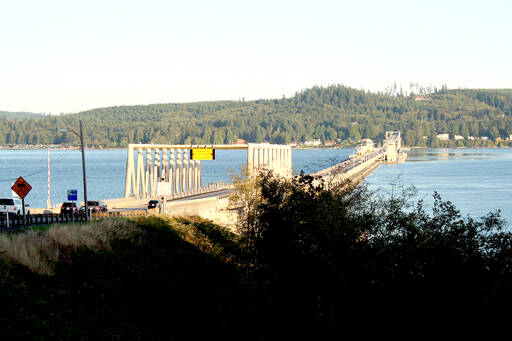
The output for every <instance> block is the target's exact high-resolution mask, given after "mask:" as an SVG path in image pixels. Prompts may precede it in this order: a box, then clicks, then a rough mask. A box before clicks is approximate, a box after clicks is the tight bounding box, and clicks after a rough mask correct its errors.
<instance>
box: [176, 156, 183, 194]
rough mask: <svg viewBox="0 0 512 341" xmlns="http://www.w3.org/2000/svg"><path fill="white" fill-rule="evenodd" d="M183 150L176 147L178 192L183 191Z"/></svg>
mask: <svg viewBox="0 0 512 341" xmlns="http://www.w3.org/2000/svg"><path fill="white" fill-rule="evenodd" d="M182 153H183V151H182V150H181V149H176V159H177V165H176V193H181V192H183V181H182V177H183V165H182V164H181V154H182Z"/></svg>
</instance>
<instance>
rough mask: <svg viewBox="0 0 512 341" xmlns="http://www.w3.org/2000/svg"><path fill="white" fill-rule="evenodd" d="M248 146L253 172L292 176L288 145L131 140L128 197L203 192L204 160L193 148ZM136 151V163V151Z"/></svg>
mask: <svg viewBox="0 0 512 341" xmlns="http://www.w3.org/2000/svg"><path fill="white" fill-rule="evenodd" d="M201 148H205V149H247V169H248V171H249V174H250V175H253V174H256V172H257V171H258V170H261V169H268V170H272V171H273V172H274V174H276V175H280V176H284V177H289V176H291V174H292V152H291V146H289V145H277V144H268V143H262V144H257V143H250V144H243V145H210V146H206V145H201V146H194V145H157V144H130V145H128V157H127V160H126V180H125V191H124V197H125V199H129V198H135V199H142V198H154V197H158V196H161V195H170V196H174V195H178V196H183V195H193V194H197V193H198V192H200V191H201V192H204V191H203V188H202V181H201V162H200V161H199V160H191V159H190V157H189V154H190V151H191V150H192V149H201ZM135 153H136V154H137V161H136V162H137V164H136V165H135V158H134V154H135Z"/></svg>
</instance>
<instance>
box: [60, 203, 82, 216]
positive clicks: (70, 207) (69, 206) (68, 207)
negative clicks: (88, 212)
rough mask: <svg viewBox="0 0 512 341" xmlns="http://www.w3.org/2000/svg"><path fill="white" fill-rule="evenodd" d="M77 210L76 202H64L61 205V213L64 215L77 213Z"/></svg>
mask: <svg viewBox="0 0 512 341" xmlns="http://www.w3.org/2000/svg"><path fill="white" fill-rule="evenodd" d="M77 211H78V208H77V207H76V203H74V202H63V203H62V206H61V207H60V214H62V215H71V214H73V213H77Z"/></svg>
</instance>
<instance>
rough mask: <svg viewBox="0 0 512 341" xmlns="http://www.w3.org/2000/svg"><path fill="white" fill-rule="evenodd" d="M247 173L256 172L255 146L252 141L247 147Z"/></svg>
mask: <svg viewBox="0 0 512 341" xmlns="http://www.w3.org/2000/svg"><path fill="white" fill-rule="evenodd" d="M247 174H248V175H253V174H254V147H253V145H252V143H249V146H248V147H247Z"/></svg>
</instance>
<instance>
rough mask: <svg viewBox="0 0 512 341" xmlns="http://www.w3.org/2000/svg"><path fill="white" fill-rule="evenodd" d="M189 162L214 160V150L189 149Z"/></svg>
mask: <svg viewBox="0 0 512 341" xmlns="http://www.w3.org/2000/svg"><path fill="white" fill-rule="evenodd" d="M190 160H215V149H213V148H195V149H190Z"/></svg>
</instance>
